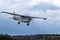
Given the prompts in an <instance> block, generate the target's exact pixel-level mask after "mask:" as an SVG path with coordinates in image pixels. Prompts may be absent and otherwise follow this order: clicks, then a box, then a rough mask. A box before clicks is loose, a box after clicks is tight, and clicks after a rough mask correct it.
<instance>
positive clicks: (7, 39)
mask: <svg viewBox="0 0 60 40" xmlns="http://www.w3.org/2000/svg"><path fill="white" fill-rule="evenodd" d="M0 40H16V38H13V37H12V36H10V35H8V34H0Z"/></svg>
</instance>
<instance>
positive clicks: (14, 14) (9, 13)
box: [1, 11, 24, 16]
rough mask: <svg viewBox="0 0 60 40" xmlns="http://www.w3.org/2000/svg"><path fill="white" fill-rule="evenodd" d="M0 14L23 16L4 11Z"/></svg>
mask: <svg viewBox="0 0 60 40" xmlns="http://www.w3.org/2000/svg"><path fill="white" fill-rule="evenodd" d="M1 13H6V14H10V15H15V16H24V15H19V14H15V13H9V12H5V11H2V12H1Z"/></svg>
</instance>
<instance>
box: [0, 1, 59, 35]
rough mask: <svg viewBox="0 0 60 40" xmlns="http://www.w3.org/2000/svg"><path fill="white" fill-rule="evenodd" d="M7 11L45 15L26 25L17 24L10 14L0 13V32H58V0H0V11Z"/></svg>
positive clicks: (37, 15) (14, 33) (36, 15)
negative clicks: (44, 18) (43, 18)
mask: <svg viewBox="0 0 60 40" xmlns="http://www.w3.org/2000/svg"><path fill="white" fill-rule="evenodd" d="M1 11H7V12H13V11H15V12H16V14H21V15H28V16H35V17H46V18H47V20H42V19H34V20H32V21H31V22H30V25H29V26H27V25H26V24H25V23H21V24H20V25H18V24H17V21H14V20H12V19H10V18H9V17H11V15H7V14H1V13H0V34H1V33H4V34H11V35H21V34H22V35H23V34H42V33H44V34H60V0H0V12H1Z"/></svg>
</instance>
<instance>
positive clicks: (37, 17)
mask: <svg viewBox="0 0 60 40" xmlns="http://www.w3.org/2000/svg"><path fill="white" fill-rule="evenodd" d="M28 17H30V18H37V19H44V20H46V18H43V17H31V16H28Z"/></svg>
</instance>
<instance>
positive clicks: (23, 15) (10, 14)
mask: <svg viewBox="0 0 60 40" xmlns="http://www.w3.org/2000/svg"><path fill="white" fill-rule="evenodd" d="M1 13H6V14H10V15H15V16H21V17H25V18H37V19H44V20H46V18H43V17H32V16H25V15H19V14H15V13H9V12H5V11H2V12H1Z"/></svg>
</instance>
